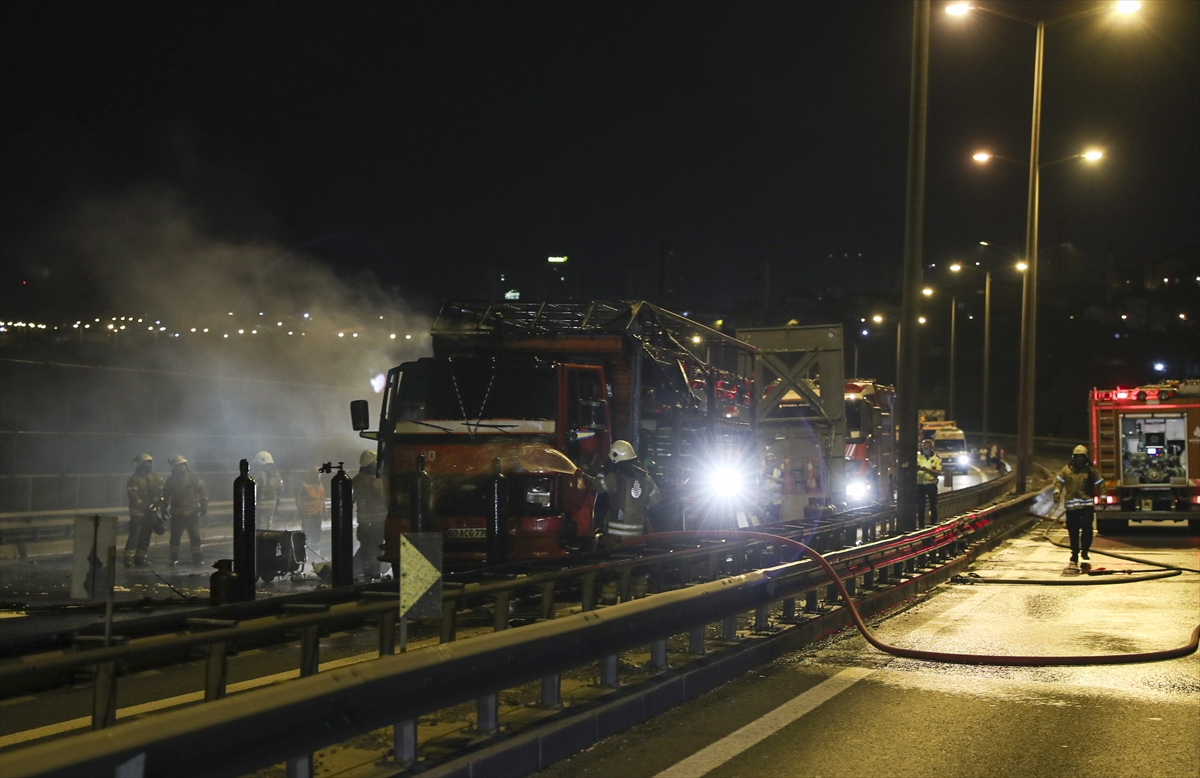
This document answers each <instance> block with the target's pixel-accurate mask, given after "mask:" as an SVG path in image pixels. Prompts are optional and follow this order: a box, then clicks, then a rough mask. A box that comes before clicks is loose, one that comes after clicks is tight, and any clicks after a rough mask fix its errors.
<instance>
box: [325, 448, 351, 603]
mask: <svg viewBox="0 0 1200 778" xmlns="http://www.w3.org/2000/svg"><path fill="white" fill-rule="evenodd" d="M342 464H343V463H342V462H338V471H337V475H335V476H334V477H333V481H332V483H331V487H332V488H331V491H332V493H333V499H332V501H331V504H330V513H331V514H332V523H333V528H332V529H331V530H330V533H331V534H332V535H333V538H332V546H333V554H332V556H333V559H332V560H331V561H332V563H333V582H332V583H333V585H334V586H351V585H353V584H354V481H353V480H351V478H350V476H348V475H346V471H345V470H343V469H342Z"/></svg>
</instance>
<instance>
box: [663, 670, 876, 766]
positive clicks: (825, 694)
mask: <svg viewBox="0 0 1200 778" xmlns="http://www.w3.org/2000/svg"><path fill="white" fill-rule="evenodd" d="M873 672H875V670H874V668H869V667H848V668H846V669H845V670H842V671H841V672H840V673H838V674H837V675H835V676H833V677H831V678H826V679H825V680H824V681H822V682H821V683H819V684H817V685H816V686H814V687H813V688H811V689H809V690H808V691H806V692H804V693H803V694H801V695H800V696H798V697H795V698H793V699H791V700H789V701H787V702H785V703H784V704H783V705H780V706H779V707H778V708H776V709H775V710H773V711H771V712H770V713H768V714H766V715H765V716H762V717H760V718H758V719H756V720H754V721H752V722H750V723H749V724H747V725H746V726H744V727H742V728H741V729H739V730H738V731H736V732H734V733H733V734H731V735H726V736H725V737H723V738H721V739H720V740H718V741H717V742H715V743H713V744H711V745H709V746H707V747H705V748H703V749H701V750H700V751H697V752H696V753H694V754H692V755H691V756H689V757H688V758H687V759H684V760H683V761H682V762H677V763H676V764H674V765H672V766H671V767H668V768H667V769H666V770H663V771H662V772H661V773H659V774H658V775H656V776H654V778H700V776H702V775H705V774H707V773H709V772H711V771H713V770H715V769H717V768H718V767H720V766H721V765H723V764H725V763H726V762H728V761H729V760H730V759H733V758H734V757H735V756H737V755H738V754H740V753H742V752H743V751H745V750H747V749H749V748H750V747H752V746H755V745H758V744H759V743H761V742H762V741H763V740H766V739H767V738H768V737H770V736H771V735H774V734H775V733H776V732H778V731H779V730H781V729H783V728H784V727H786V726H787V725H788V724H791V723H792V722H793V721H795V720H796V719H798V718H800V717H801V716H803V715H804V714H806V713H808V712H809V711H811V710H813V709H814V708H816V707H818V706H819V705H822V704H823V703H825V702H828V701H829V700H831V699H833V698H834V697H835V696H837V695H838V694H840V693H842V692H844V691H846V690H847V689H849V688H850V687H851V686H853V685H854V684H856V683H858V682H859V681H861V680H862V679H864V678H866V677H867V676H868V675H870V674H871V673H873Z"/></svg>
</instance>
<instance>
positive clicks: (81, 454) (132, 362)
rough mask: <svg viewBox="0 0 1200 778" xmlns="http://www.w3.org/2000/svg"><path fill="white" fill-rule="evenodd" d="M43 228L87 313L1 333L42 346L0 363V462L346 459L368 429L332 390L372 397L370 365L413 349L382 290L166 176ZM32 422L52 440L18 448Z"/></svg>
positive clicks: (214, 463) (29, 468)
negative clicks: (53, 324) (236, 234)
mask: <svg viewBox="0 0 1200 778" xmlns="http://www.w3.org/2000/svg"><path fill="white" fill-rule="evenodd" d="M49 235H50V238H49V239H48V240H47V241H46V243H45V245H44V246H43V247H42V248H41V249H40V250H41V251H45V252H46V256H47V257H48V260H47V261H50V262H53V264H54V266H55V267H56V268H57V269H58V271H59V272H62V270H63V269H66V268H69V269H70V271H69V273H68V274H67V275H68V277H73V278H76V279H87V283H88V284H90V285H91V290H90V292H89V293H88V294H87V295H86V297H87V298H89V299H88V300H87V308H88V309H89V313H93V314H94V315H92V316H90V317H88V316H84V315H82V310H83V309H82V306H81V313H80V314H79V315H76V316H74V317H72V320H71V321H68V322H66V323H65V325H64V324H63V323H61V322H60V323H59V326H60V330H59V334H58V336H57V343H54V344H51V343H49V342H47V343H46V344H44V346H43V345H42V344H39V343H37V342H35V341H31V340H28V339H27V340H26V342H25V344H24V345H23V346H21V348H20V349H12V348H10V349H7V350H6V351H7V356H8V357H9V358H10V359H16V360H37V361H41V362H43V364H42V365H39V366H36V367H35V366H33V365H30V364H28V363H25V365H24V366H20V365H17V364H15V363H13V362H10V369H6V370H5V371H4V372H5V373H8V374H9V377H8V378H7V379H5V380H3V381H2V382H0V383H2V384H3V392H2V394H3V397H4V400H5V402H4V404H5V405H6V406H7V408H6V410H5V411H3V412H2V413H0V426H2V428H3V430H4V432H5V438H6V440H5V443H6V445H5V446H4V448H5V449H6V451H5V452H4V453H5V456H4V457H3V459H4V460H6V461H5V462H4V470H5V471H6V472H10V473H16V472H22V471H23V472H53V471H57V472H64V471H65V472H77V473H78V472H105V471H113V470H119V469H122V468H123V464H122V463H123V462H126V461H128V458H130V457H132V456H133V455H135V454H137V453H139V452H141V451H143V450H144V451H148V452H149V453H151V454H152V455H153V456H154V457H155V458H156V459H158V460H159V461H160V462H161V461H163V460H165V458H166V457H167V456H169V455H172V454H176V453H182V454H184V455H185V456H188V458H189V459H192V460H193V461H195V460H197V459H199V460H201V461H202V462H203V465H202V467H210V468H213V469H221V470H226V469H232V468H234V467H235V466H236V459H237V458H239V457H244V456H252V455H253V453H254V452H255V451H257V450H259V449H262V448H266V449H268V450H270V449H274V450H273V453H274V454H275V456H276V460H277V461H279V462H280V464H281V465H282V466H284V467H285V468H293V467H302V466H311V465H312V464H315V463H316V461H317V460H318V459H322V458H323V459H329V458H334V459H346V460H349V461H356V460H357V452H358V451H359V450H361V449H362V448H365V447H371V444H370V443H368V442H367V441H360V440H358V438H357V437H356V435H355V433H354V432H353V431H351V430H350V425H349V413H348V408H347V403H348V401H349V400H350V399H353V398H356V397H373V398H378V395H377V394H376V393H375V391H376V389H375V387H373V386H372V379H375V378H377V376H378V375H379V374H380V373H383V372H386V371H387V369H388V368H390V367H392V366H395V365H398V364H400V363H401V362H403V361H405V360H409V359H415V358H417V357H419V356H422V355H423V354H425V353H426V352H427V350H428V343H429V340H428V332H429V321H428V318H427V317H425V316H422V315H420V314H417V313H414V312H413V311H412V310H411V309H410V307H409V306H408V305H407V304H406V303H405V301H404V300H403V298H402V297H401V295H400V292H399V291H398V290H389V289H385V288H383V287H382V286H381V285H380V284H379V283H378V282H377V281H376V280H375V279H374V277H373V276H372V275H370V274H368V273H363V272H358V273H355V272H353V271H351V270H349V268H350V267H352V265H351V264H350V263H349V262H346V261H341V262H339V260H338V258H336V257H329V256H322V257H315V256H310V255H305V254H301V253H297V252H295V251H291V250H288V249H285V248H282V247H280V246H278V245H275V244H273V243H271V242H269V241H266V240H233V239H228V238H224V237H222V236H220V235H217V234H215V233H214V232H213V231H212V230H211V229H210V228H209V227H208V226H207V225H206V223H205V221H204V219H203V218H202V217H201V216H200V215H199V214H197V213H196V212H195V211H193V210H191V209H190V208H189V207H188V206H187V204H186V202H185V198H184V196H183V195H182V194H181V193H180V192H179V191H177V190H172V189H167V188H161V187H146V188H141V189H138V190H135V191H132V192H130V193H128V194H125V195H122V196H119V197H112V198H106V199H101V200H93V201H90V202H87V203H85V204H82V205H81V206H79V207H78V208H77V209H75V210H74V212H73V213H71V214H70V215H69V217H68V218H67V219H65V220H64V222H63V223H62V224H61V225H59V226H57V227H56V228H55V229H53V230H52V231H51V232H50V233H49ZM342 267H346V268H347V270H346V271H344V272H343V271H342V270H341V268H342ZM97 319H98V320H97ZM76 321H78V324H77V325H76ZM84 325H88V326H87V327H86V328H85V326H84ZM64 330H65V332H66V333H68V334H65V335H64V334H63V333H64ZM18 352H19V353H18ZM45 363H49V364H45ZM376 383H377V384H378V382H376ZM373 411H375V412H377V411H378V400H377V399H376V401H375V402H374V403H373ZM32 430H40V431H44V432H49V433H51V434H52V435H53V436H54V437H55V440H56V441H57V442H56V443H55V444H53V445H48V446H45V447H44V449H45V450H44V451H43V450H41V449H39V450H37V451H34V450H32V449H30V447H29V445H28V443H27V442H24V443H22V442H21V441H28V440H30V438H29V436H28V435H26V436H25V437H24V438H22V437H21V434H23V433H25V432H29V431H32ZM10 433H16V435H15V437H12V436H10ZM89 436H90V437H89ZM85 437H86V438H87V441H86V442H85V441H84V438H85ZM46 442H47V443H48V442H49V441H48V440H47V441H46ZM18 449H19V450H18Z"/></svg>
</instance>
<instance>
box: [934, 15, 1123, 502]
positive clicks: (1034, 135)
mask: <svg viewBox="0 0 1200 778" xmlns="http://www.w3.org/2000/svg"><path fill="white" fill-rule="evenodd" d="M1106 7H1108V8H1115V10H1116V11H1117V12H1118V13H1122V14H1131V13H1134V12H1135V11H1137V10H1138V9H1139V8H1140V7H1141V3H1138V2H1134V1H1133V0H1122V2H1118V3H1116V5H1115V6H1099V7H1096V8H1089V9H1087V10H1085V11H1079V12H1076V13H1072V14H1067V15H1065V16H1060V17H1059V18H1057V19H1053V20H1051V21H1050V22H1046V21H1043V20H1040V19H1039V20H1038V21H1037V22H1031V21H1029V20H1028V19H1023V18H1021V17H1019V16H1014V15H1012V14H1008V13H1004V12H1002V11H997V10H995V9H992V8H985V7H983V6H979V5H968V4H967V3H957V4H954V5H950V6H947V7H946V12H947V13H949V14H951V15H953V16H963V15H966V14H967V13H968V12H969V11H972V10H975V11H984V12H986V13H990V14H993V15H995V16H1000V17H1003V18H1005V19H1010V20H1013V21H1018V22H1021V23H1022V24H1027V25H1030V26H1032V27H1034V28H1035V29H1036V31H1037V36H1036V41H1035V46H1034V55H1033V112H1032V121H1031V129H1030V140H1029V196H1028V200H1027V202H1026V209H1025V262H1026V263H1027V264H1028V265H1029V272H1027V273H1026V274H1025V284H1024V294H1023V295H1022V298H1021V371H1020V381H1019V388H1018V390H1017V493H1018V494H1024V493H1025V491H1026V489H1027V488H1028V479H1029V476H1030V470H1031V466H1032V464H1033V420H1034V399H1035V392H1034V379H1035V370H1036V367H1037V359H1036V350H1037V241H1038V196H1039V192H1040V184H1041V181H1040V179H1039V175H1038V174H1039V171H1040V170H1041V168H1042V165H1041V164H1040V161H1039V160H1040V155H1041V141H1042V61H1043V59H1044V54H1045V46H1046V28H1047V27H1048V26H1051V25H1054V24H1058V23H1060V22H1064V21H1067V20H1068V19H1075V18H1078V17H1080V16H1085V15H1088V14H1092V13H1097V12H1099V11H1102V10H1104V9H1105V8H1106ZM1096 158H1097V159H1098V158H1099V157H1096ZM976 159H977V160H979V157H978V156H976ZM979 161H981V162H985V161H987V160H986V158H985V159H983V160H979Z"/></svg>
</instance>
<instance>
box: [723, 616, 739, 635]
mask: <svg viewBox="0 0 1200 778" xmlns="http://www.w3.org/2000/svg"><path fill="white" fill-rule="evenodd" d="M721 637H722V638H724V639H725V640H737V616H727V617H726V618H725V620H724V621H722V622H721Z"/></svg>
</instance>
